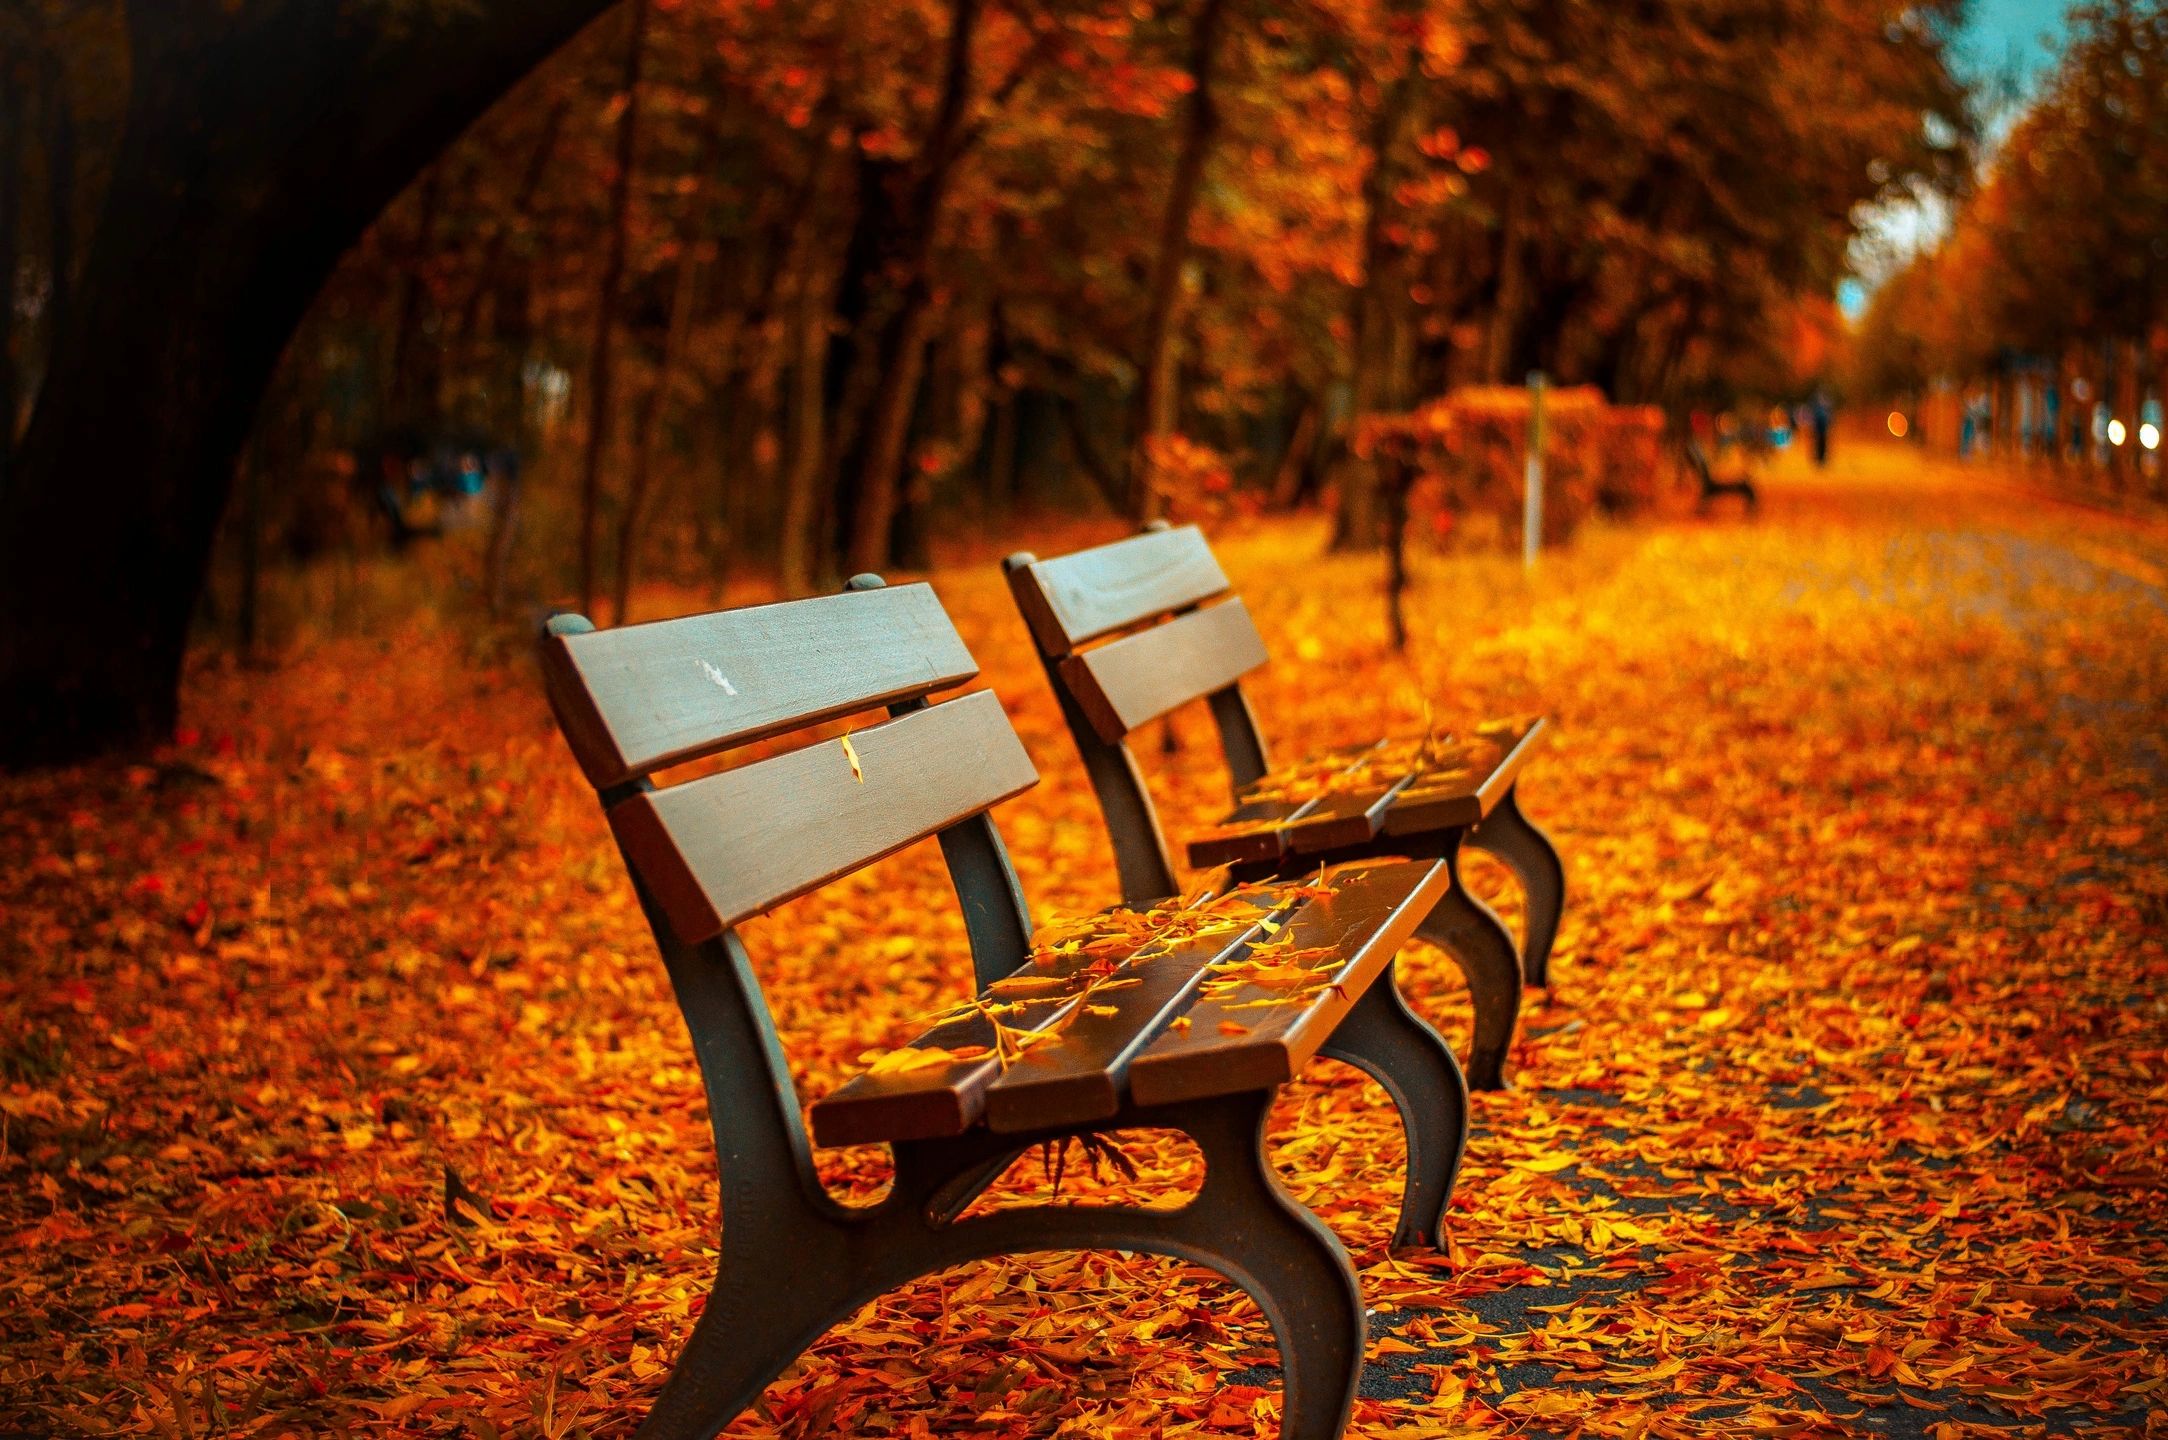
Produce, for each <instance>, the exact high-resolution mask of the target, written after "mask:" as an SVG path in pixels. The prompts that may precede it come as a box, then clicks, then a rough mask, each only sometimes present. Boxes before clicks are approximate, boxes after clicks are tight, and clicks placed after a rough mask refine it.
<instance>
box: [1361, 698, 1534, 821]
mask: <svg viewBox="0 0 2168 1440" xmlns="http://www.w3.org/2000/svg"><path fill="white" fill-rule="evenodd" d="M1550 734H1551V727H1550V724H1549V722H1547V721H1545V720H1542V719H1540V718H1539V719H1535V720H1530V721H1525V722H1521V723H1518V724H1515V725H1512V726H1501V727H1497V733H1495V734H1490V735H1483V734H1478V735H1477V736H1475V737H1472V738H1470V739H1468V740H1466V741H1463V742H1461V743H1459V744H1457V745H1455V746H1453V747H1452V749H1451V750H1450V751H1449V752H1448V754H1447V755H1446V756H1445V757H1444V761H1445V763H1444V764H1442V765H1439V766H1434V767H1432V768H1431V769H1429V770H1427V771H1426V772H1424V773H1423V774H1422V775H1419V776H1417V777H1416V779H1415V780H1414V782H1413V783H1411V784H1409V785H1408V786H1407V787H1406V788H1405V789H1403V790H1402V791H1401V792H1400V793H1399V794H1398V795H1396V796H1394V797H1393V802H1392V808H1391V809H1389V810H1388V811H1387V812H1386V814H1385V833H1386V834H1387V835H1419V834H1425V833H1427V832H1430V831H1433V830H1443V829H1447V828H1450V827H1454V826H1463V825H1473V824H1475V823H1476V822H1477V821H1479V820H1481V819H1482V818H1483V817H1484V816H1486V815H1488V814H1490V812H1491V811H1493V810H1495V809H1497V808H1498V802H1499V801H1500V800H1503V799H1504V798H1505V794H1506V791H1508V790H1510V789H1512V788H1513V782H1514V781H1515V780H1516V779H1517V778H1519V776H1520V773H1521V768H1522V767H1523V766H1525V765H1526V764H1527V763H1528V760H1529V757H1531V756H1532V755H1534V754H1535V753H1536V751H1537V750H1539V749H1541V748H1542V747H1543V745H1544V744H1545V743H1546V742H1547V741H1548V740H1549V739H1550Z"/></svg>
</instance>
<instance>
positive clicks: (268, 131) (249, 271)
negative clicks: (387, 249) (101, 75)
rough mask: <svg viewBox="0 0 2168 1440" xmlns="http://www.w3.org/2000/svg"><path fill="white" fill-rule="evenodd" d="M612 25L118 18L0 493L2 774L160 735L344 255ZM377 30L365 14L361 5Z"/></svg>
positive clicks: (297, 13)
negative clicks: (60, 328)
mask: <svg viewBox="0 0 2168 1440" xmlns="http://www.w3.org/2000/svg"><path fill="white" fill-rule="evenodd" d="M607 8H608V0H522V3H520V4H517V5H514V4H510V3H502V0H499V3H491V4H486V5H462V6H431V7H426V8H423V9H417V10H413V12H412V13H408V10H407V9H405V8H402V9H401V10H400V12H399V14H400V15H401V17H402V20H401V23H400V24H399V25H398V26H397V27H389V26H387V27H384V28H382V29H378V28H376V27H374V26H372V25H370V24H369V23H367V22H365V21H361V20H355V19H351V18H349V16H350V13H351V9H352V7H346V6H336V5H324V4H305V3H293V0H288V3H278V4H269V3H266V4H256V5H249V6H246V7H235V6H233V5H231V4H228V3H225V0H134V3H132V4H131V5H130V6H129V13H128V27H129V37H130V50H131V59H130V65H129V74H130V82H131V89H130V95H129V104H128V118H127V124H126V127H125V129H124V132H123V134H122V138H121V141H120V144H119V146H118V149H117V151H116V153H115V156H114V159H113V167H112V176H111V181H110V184H109V186H108V188H107V192H106V198H105V203H104V209H103V214H102V217H101V221H100V223H99V225H98V227H97V230H96V232H95V234H94V236H93V238H92V241H91V244H90V247H89V249H88V251H87V252H86V254H85V255H84V257H83V264H82V266H81V268H80V269H79V270H78V271H77V272H76V275H75V285H74V294H75V296H76V301H75V305H74V311H73V318H72V319H71V322H70V324H69V326H68V329H67V330H66V331H64V332H62V333H59V334H56V335H55V336H54V337H53V345H52V350H51V355H50V359H49V364H48V368H47V370H46V374H45V380H44V383H43V384H42V385H41V386H40V389H39V396H38V404H37V408H36V410H35V411H34V413H33V414H32V416H31V420H30V426H29V429H28V430H27V431H26V432H25V434H24V436H23V441H22V445H21V447H20V449H19V451H18V464H17V470H16V475H15V481H14V483H13V484H12V485H11V487H10V489H9V490H8V491H7V492H6V494H5V495H4V496H0V613H4V614H5V615H6V617H7V619H6V621H5V623H4V624H0V766H8V767H16V766H24V765H32V764H40V763H57V762H62V761H67V760H73V759H79V758H83V757H86V756H91V755H96V754H100V753H104V752H109V751H115V750H126V749H134V748H140V747H145V746H149V745H152V744H155V743H157V742H158V741H160V740H162V739H164V738H165V737H166V736H167V735H168V734H170V733H171V731H172V727H173V722H174V716H175V709H176V704H177V699H178V692H179V685H180V673H181V661H182V654H183V649H184V644H185V641H186V638H187V630H188V621H189V614H190V611H191V610H192V608H193V606H194V602H195V599H196V596H197V594H198V593H199V591H200V590H201V588H202V585H203V579H204V573H205V569H206V566H207V563H208V560H209V556H210V548H211V542H212V538H213V535H214V532H215V530H216V528H217V524H218V518H219V515H220V513H221V512H222V511H223V510H224V508H225V504H226V497H227V494H228V491H229V490H230V488H231V486H232V483H233V477H234V460H235V456H236V455H237V453H238V452H239V450H240V447H241V444H242V441H243V440H244V438H245V437H246V435H247V433H248V427H249V423H250V420H251V418H252V417H253V415H254V413H255V409H256V404H257V401H258V398H259V397H260V396H261V395H262V393H263V388H264V384H265V382H266V380H267V379H268V378H269V376H270V373H271V370H272V367H273V366H274V365H275V364H276V362H277V360H278V357H279V352H280V350H281V349H282V348H283V347H284V346H285V344H286V340H287V337H288V336H289V335H291V334H292V333H293V329H294V326H295V325H296V324H297V323H298V322H299V320H300V317H301V314H302V312H303V310H304V309H306V307H307V306H308V303H309V301H310V300H311V299H312V298H313V297H314V296H315V294H316V292H317V290H318V289H320V288H321V286H322V284H323V281H324V277H325V276H326V275H327V274H328V273H329V272H330V269H331V267H332V265H333V264H334V263H335V262H336V261H337V260H338V258H339V256H340V255H341V254H342V253H343V252H344V251H345V250H346V249H347V247H348V246H349V245H351V244H352V243H353V241H354V239H355V238H356V237H357V236H359V235H360V234H361V232H362V231H363V229H365V228H366V227H367V225H368V224H369V222H370V221H371V220H373V219H374V218H375V217H376V216H377V214H378V213H379V212H380V211H382V209H383V208H384V206H385V204H386V203H388V202H389V201H390V199H391V198H392V197H393V196H394V195H396V194H397V193H398V192H399V190H400V189H401V187H403V186H404V185H406V184H407V183H408V182H409V181H410V180H412V179H413V177H414V175H415V173H416V172H417V171H419V170H420V169H421V168H422V166H424V165H425V164H427V163H428V162H429V160H430V159H432V158H433V157H434V156H435V155H436V154H437V153H438V152H440V151H441V150H442V149H443V148H444V147H445V146H446V145H447V144H449V143H450V142H451V141H452V140H453V139H455V138H456V137H457V136H458V134H459V132H460V131H461V130H463V129H465V128H466V126H467V125H468V124H470V123H471V122H472V121H473V119H474V118H475V116H476V115H478V114H479V113H480V112H481V111H482V110H483V109H484V108H485V107H486V106H487V105H488V104H489V103H490V102H491V101H492V100H494V99H495V98H496V97H498V96H499V95H501V94H503V93H504V92H505V90H507V89H508V88H509V87H510V86H511V85H512V83H513V82H514V81H516V80H517V79H519V77H520V76H522V75H524V74H525V73H526V72H527V71H529V70H530V69H532V68H533V67H534V66H535V65H536V64H537V63H539V62H540V61H541V60H542V59H544V58H545V57H546V56H548V55H549V54H550V52H551V51H553V50H555V49H556V48H557V47H558V46H560V45H561V44H563V43H564V42H565V41H566V40H567V39H569V38H570V37H571V36H572V35H573V33H574V32H575V31H577V30H578V29H579V28H580V27H581V26H582V25H584V24H585V23H586V22H588V21H589V20H591V19H593V18H594V17H595V16H596V15H598V14H600V13H602V12H603V11H604V10H605V9H607ZM364 13H366V14H368V15H370V16H375V15H377V14H379V13H381V12H380V11H379V10H378V9H376V8H371V9H369V10H367V11H366V12H364Z"/></svg>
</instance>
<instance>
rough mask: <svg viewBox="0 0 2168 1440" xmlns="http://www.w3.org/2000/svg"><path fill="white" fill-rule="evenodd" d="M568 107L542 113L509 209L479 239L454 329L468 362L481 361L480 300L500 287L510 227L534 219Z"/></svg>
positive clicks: (561, 102)
mask: <svg viewBox="0 0 2168 1440" xmlns="http://www.w3.org/2000/svg"><path fill="white" fill-rule="evenodd" d="M571 108H572V104H571V102H570V101H568V100H559V101H558V102H557V103H556V104H554V105H552V106H551V107H550V110H549V114H548V115H546V116H544V117H543V120H542V133H541V135H540V137H539V138H538V139H536V141H535V146H534V151H533V153H532V154H531V155H529V156H528V158H527V169H526V173H524V174H523V175H522V176H521V177H520V182H519V191H518V193H517V194H516V195H515V196H514V197H513V200H512V213H511V214H509V215H505V216H502V217H500V218H499V219H498V221H497V223H496V224H495V225H494V226H492V227H491V229H490V232H489V238H488V239H487V240H485V241H483V242H482V255H481V259H480V260H479V261H478V262H477V263H476V264H475V267H474V283H473V284H471V285H470V286H468V287H467V293H466V296H465V298H464V299H462V300H461V301H460V305H459V311H458V316H459V318H458V322H457V326H458V328H457V330H456V332H455V333H456V334H457V337H458V341H457V343H458V344H459V345H460V346H461V347H462V348H463V349H464V350H465V351H466V352H467V355H468V363H470V364H475V365H479V364H480V363H481V356H480V353H479V347H478V346H477V345H476V343H475V342H476V336H477V332H478V331H479V330H480V329H481V323H482V301H483V300H484V299H485V298H487V297H488V296H489V295H491V294H493V293H495V292H497V291H498V290H500V289H501V288H502V273H503V267H504V252H505V247H506V245H507V244H509V243H510V241H511V238H512V233H513V231H514V230H516V229H518V228H519V227H520V226H522V225H526V224H528V223H530V222H531V221H532V220H533V219H534V215H535V202H536V201H537V200H538V199H539V198H540V196H541V193H542V181H543V179H544V177H545V176H547V175H548V174H549V164H550V159H551V157H552V156H554V155H555V154H556V153H557V139H558V137H559V136H560V135H562V134H563V133H564V128H565V115H566V113H567V112H568V111H570V110H571Z"/></svg>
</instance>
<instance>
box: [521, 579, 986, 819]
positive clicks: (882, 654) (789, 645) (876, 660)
mask: <svg viewBox="0 0 2168 1440" xmlns="http://www.w3.org/2000/svg"><path fill="white" fill-rule="evenodd" d="M542 654H543V668H544V673H545V676H546V678H547V681H548V685H549V694H550V701H551V704H552V705H553V706H554V707H555V709H556V711H557V715H558V720H559V723H560V724H561V725H562V727H563V729H564V732H565V737H566V739H567V740H568V741H570V742H571V745H572V749H573V753H574V755H576V756H577V757H578V759H579V762H580V768H581V769H582V770H584V771H585V772H586V774H587V778H588V779H589V780H590V781H591V782H592V783H593V784H594V785H595V787H596V788H597V789H606V788H608V787H609V786H612V785H618V784H622V783H624V782H625V781H626V780H629V779H632V778H633V777H635V776H638V775H644V774H647V773H648V772H650V771H653V770H659V769H662V768H664V767H666V766H670V765H676V764H681V763H683V762H685V761H688V760H695V759H698V758H700V757H701V756H704V755H712V754H715V753H716V752H718V751H721V750H725V749H728V748H729V747H731V746H733V745H742V744H746V743H748V742H750V741H754V740H760V739H764V738H766V737H768V736H771V735H777V734H780V733H782V732H783V731H785V730H792V729H796V728H798V727H800V726H805V725H815V724H819V723H820V722H822V721H825V720H833V719H837V718H839V717H841V716H845V715H851V714H855V713H857V712H859V711H863V710H870V709H874V708H877V707H879V706H882V705H887V704H890V703H892V702H894V701H898V700H904V699H909V698H912V697H915V696H920V695H924V694H927V693H928V692H930V691H934V690H939V689H943V688H945V687H948V686H952V685H959V684H962V683H963V682H964V681H966V680H969V679H970V678H971V677H972V676H974V675H976V674H977V673H978V663H977V662H976V661H974V660H973V659H972V658H971V652H970V651H969V650H968V649H966V648H965V647H964V642H963V640H962V638H961V637H960V636H958V635H957V633H956V627H955V626H954V625H953V624H952V623H950V621H949V618H948V615H947V613H946V612H945V611H943V610H942V608H941V602H940V601H939V600H938V599H937V598H935V596H934V593H933V587H931V586H929V585H898V586H894V587H892V588H888V589H881V590H862V591H849V592H846V593H844V594H840V595H828V596H823V597H820V598H818V599H813V600H793V601H788V602H785V603H782V604H776V605H756V606H751V607H748V608H746V609H740V610H722V611H717V612H715V613H713V614H709V615H688V616H686V617H684V618H683V619H678V620H662V621H656V622H654V623H651V624H646V625H628V626H624V627H621V628H619V629H615V630H596V631H592V632H589V633H587V634H583V635H553V636H551V637H550V638H549V639H547V640H546V641H545V642H544V644H543V649H542Z"/></svg>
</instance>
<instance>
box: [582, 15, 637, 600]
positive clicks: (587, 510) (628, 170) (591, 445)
mask: <svg viewBox="0 0 2168 1440" xmlns="http://www.w3.org/2000/svg"><path fill="white" fill-rule="evenodd" d="M631 3H632V35H631V37H630V38H629V39H628V40H627V41H626V42H625V75H624V80H623V82H622V87H621V88H620V90H619V91H618V94H619V95H620V97H621V98H622V100H623V104H624V108H623V109H622V110H620V111H619V112H618V116H617V161H616V167H615V168H614V169H613V170H612V171H611V172H610V238H609V246H608V248H607V249H606V250H605V251H604V254H603V261H602V279H601V281H600V282H599V284H598V287H597V289H598V294H597V296H596V299H595V345H594V353H593V354H592V355H591V356H590V357H589V368H588V374H587V455H586V459H585V462H584V464H583V467H582V469H581V472H580V613H581V614H583V615H584V614H587V613H589V612H590V611H592V610H593V609H594V608H595V567H596V563H597V558H598V555H597V552H598V551H599V549H600V541H599V534H600V525H601V521H600V519H599V517H598V515H597V511H598V510H599V509H600V507H601V502H602V460H603V456H604V454H605V453H606V452H607V450H608V448H609V444H610V419H611V415H610V405H611V401H612V396H611V393H610V385H611V380H612V371H611V364H610V362H611V358H612V357H611V352H610V341H611V338H612V336H613V335H614V334H615V333H616V330H617V299H618V296H617V291H618V287H619V285H620V284H621V283H622V282H623V280H624V277H625V246H626V242H627V239H628V232H629V231H630V228H631V219H632V167H633V162H634V161H635V160H636V159H637V158H638V152H639V144H640V58H641V52H642V51H643V50H645V49H646V48H647V0H631Z"/></svg>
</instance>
